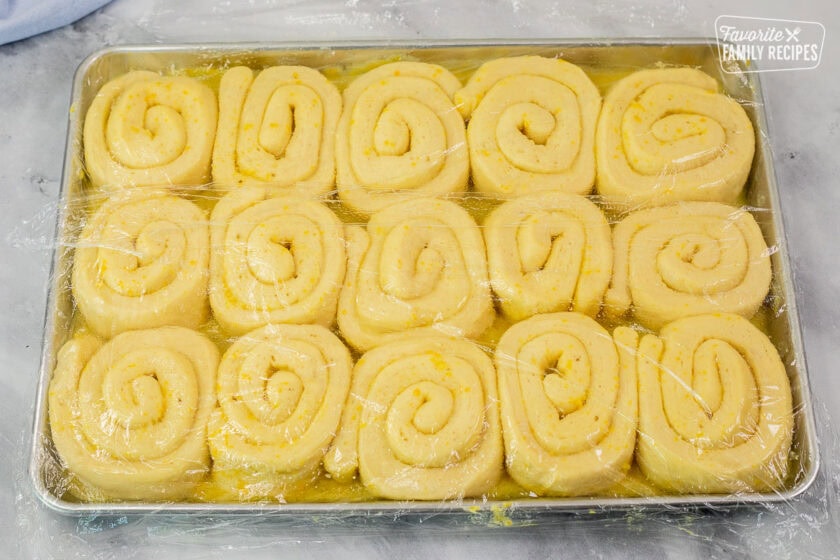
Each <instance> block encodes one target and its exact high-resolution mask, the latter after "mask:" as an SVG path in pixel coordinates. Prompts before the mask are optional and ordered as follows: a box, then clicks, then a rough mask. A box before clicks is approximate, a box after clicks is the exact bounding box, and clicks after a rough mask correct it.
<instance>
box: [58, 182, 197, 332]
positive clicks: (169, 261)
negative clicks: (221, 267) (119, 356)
mask: <svg viewBox="0 0 840 560" xmlns="http://www.w3.org/2000/svg"><path fill="white" fill-rule="evenodd" d="M209 237H210V236H209V232H208V228H207V218H206V216H205V215H204V212H203V211H202V210H201V209H200V208H198V206H196V205H195V204H193V203H192V202H190V201H188V200H185V199H183V198H179V197H178V196H175V195H172V194H169V193H167V192H164V191H160V190H156V189H148V188H137V189H131V190H127V191H121V192H118V193H115V194H113V196H111V197H110V198H109V199H108V200H107V201H106V202H105V203H103V204H102V206H100V207H99V209H98V210H97V211H96V212H95V213H94V214H93V215H92V216H91V217H90V218H89V220H88V222H87V223H86V224H85V227H84V229H83V230H82V233H81V235H80V236H79V239H78V242H77V245H76V252H75V256H74V259H73V261H74V262H73V275H72V284H73V297H74V298H75V300H76V304H77V305H78V306H79V310H80V311H81V312H82V315H83V316H84V318H85V321H86V322H87V324H88V326H90V327H91V328H92V329H93V330H94V331H95V332H97V333H98V334H100V335H102V336H105V337H112V336H114V335H115V334H117V333H120V332H123V331H127V330H133V329H145V328H153V327H161V326H165V325H177V326H182V327H188V328H197V327H198V326H199V325H200V324H201V323H202V322H203V321H204V320H205V319H206V318H207V313H208V305H207V276H208V261H209V249H210V240H209Z"/></svg>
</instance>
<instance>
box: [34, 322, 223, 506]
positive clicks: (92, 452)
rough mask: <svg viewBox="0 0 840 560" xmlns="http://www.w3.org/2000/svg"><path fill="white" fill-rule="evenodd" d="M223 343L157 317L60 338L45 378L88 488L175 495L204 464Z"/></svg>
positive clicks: (145, 496) (53, 420)
mask: <svg viewBox="0 0 840 560" xmlns="http://www.w3.org/2000/svg"><path fill="white" fill-rule="evenodd" d="M218 363H219V352H218V350H217V349H216V346H215V344H213V343H212V342H210V341H209V340H208V339H206V338H205V337H204V336H202V335H200V334H198V333H197V332H195V331H192V330H189V329H185V328H181V327H162V328H159V329H150V330H142V331H132V332H127V333H123V334H120V335H117V336H116V337H114V338H113V339H112V340H111V341H110V342H108V343H106V344H105V345H103V344H102V342H101V341H100V340H99V339H97V338H96V337H93V336H91V335H82V336H78V337H76V338H74V339H72V340H70V341H69V342H68V343H66V344H65V345H64V346H63V347H62V348H61V350H60V351H59V353H58V360H57V364H56V368H55V372H54V373H53V378H52V381H51V382H50V388H49V417H50V431H51V432H52V439H53V442H54V443H55V447H56V450H57V451H58V454H59V456H60V457H61V461H62V463H63V465H64V466H66V467H67V469H68V470H69V471H70V473H72V474H73V475H74V476H75V477H76V478H77V479H78V481H79V482H81V483H82V485H83V486H85V487H88V488H91V489H92V490H91V491H89V492H86V494H88V495H98V496H100V497H103V498H112V499H113V498H118V499H127V500H164V499H178V498H183V497H186V496H188V495H189V494H190V492H191V491H192V489H193V487H194V486H195V484H196V483H197V482H198V481H200V480H201V479H203V478H204V477H205V476H206V474H207V471H208V470H209V463H210V455H209V453H208V450H207V442H206V435H207V431H206V429H207V421H208V418H209V417H210V412H211V411H212V409H213V405H214V403H215V400H216V398H215V395H214V392H213V385H214V382H215V378H216V367H217V365H218Z"/></svg>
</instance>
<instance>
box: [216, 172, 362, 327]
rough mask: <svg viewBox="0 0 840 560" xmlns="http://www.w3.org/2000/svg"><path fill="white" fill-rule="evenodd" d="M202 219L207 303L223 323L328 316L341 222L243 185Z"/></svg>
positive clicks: (334, 294)
mask: <svg viewBox="0 0 840 560" xmlns="http://www.w3.org/2000/svg"><path fill="white" fill-rule="evenodd" d="M210 223H211V227H210V229H211V242H212V247H213V251H212V254H211V256H210V305H211V307H212V308H213V314H214V316H215V318H216V320H217V321H218V322H219V325H221V326H222V328H223V329H224V330H226V331H227V332H230V333H234V334H244V333H246V332H248V331H250V330H253V329H255V328H257V327H260V326H263V325H266V324H268V323H317V324H321V325H324V326H330V325H331V324H332V323H333V321H334V319H335V308H336V304H337V302H338V292H339V290H340V289H341V283H342V282H343V281H344V271H345V265H346V262H345V249H344V226H343V225H342V223H341V221H340V220H339V219H338V218H337V217H336V215H335V214H333V212H332V211H331V210H330V209H329V208H327V207H326V206H325V205H324V204H322V203H320V202H316V201H314V200H309V199H307V198H304V197H301V196H292V195H287V196H279V197H277V196H272V189H270V188H267V187H262V188H258V187H246V188H243V189H240V190H237V191H234V192H231V193H230V194H228V195H226V196H225V197H224V198H222V199H221V200H220V201H219V202H218V204H216V207H215V208H214V209H213V214H212V215H211V218H210Z"/></svg>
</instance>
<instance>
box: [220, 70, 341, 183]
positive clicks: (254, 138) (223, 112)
mask: <svg viewBox="0 0 840 560" xmlns="http://www.w3.org/2000/svg"><path fill="white" fill-rule="evenodd" d="M340 114H341V94H339V93H338V89H336V87H335V86H334V85H333V84H331V83H330V82H329V81H328V80H327V79H326V78H325V77H324V76H323V75H322V74H321V73H320V72H318V71H317V70H313V69H311V68H307V67H305V66H275V67H272V68H266V69H265V70H262V71H261V72H259V73H258V74H257V75H256V77H254V72H253V71H252V70H251V69H250V68H246V67H244V66H237V67H234V68H231V69H230V70H228V71H226V72H225V74H224V76H222V81H221V84H220V86H219V129H218V133H217V134H216V144H215V147H214V149H213V181H215V183H216V184H217V185H221V186H224V187H235V186H243V185H255V186H260V185H271V186H272V188H273V189H275V190H278V191H281V192H283V191H289V190H295V191H298V192H299V193H300V194H308V195H316V196H317V195H322V194H324V193H326V192H328V191H330V190H331V189H332V187H333V185H334V184H335V131H336V126H337V125H338V117H339V115H340Z"/></svg>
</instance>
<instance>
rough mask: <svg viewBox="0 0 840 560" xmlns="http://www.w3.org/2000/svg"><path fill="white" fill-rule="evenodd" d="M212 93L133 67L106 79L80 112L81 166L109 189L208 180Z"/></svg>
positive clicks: (184, 80) (213, 111)
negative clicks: (82, 122) (109, 79)
mask: <svg viewBox="0 0 840 560" xmlns="http://www.w3.org/2000/svg"><path fill="white" fill-rule="evenodd" d="M216 116H217V108H216V96H215V95H214V94H213V91H212V90H211V89H210V88H209V87H207V86H205V85H204V84H202V83H201V82H199V81H197V80H194V79H192V78H186V77H183V76H161V75H159V74H155V73H154V72H147V71H142V70H137V71H134V72H129V73H127V74H125V75H123V76H120V77H119V78H116V79H114V80H111V81H110V82H108V83H107V84H105V85H104V86H102V89H100V90H99V92H98V93H97V94H96V97H95V98H94V99H93V102H92V103H91V105H90V108H89V109H88V112H87V115H86V116H85V125H84V151H85V169H86V170H87V173H88V175H89V176H90V179H91V182H92V183H93V184H94V185H96V186H102V187H105V188H109V189H119V188H123V187H134V186H148V185H154V186H159V185H178V186H194V185H203V184H204V183H206V182H208V181H209V180H210V156H211V154H212V152H213V139H214V138H215V135H216Z"/></svg>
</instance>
